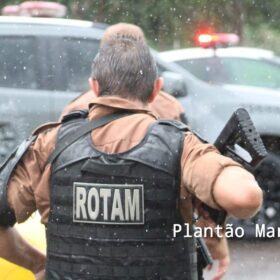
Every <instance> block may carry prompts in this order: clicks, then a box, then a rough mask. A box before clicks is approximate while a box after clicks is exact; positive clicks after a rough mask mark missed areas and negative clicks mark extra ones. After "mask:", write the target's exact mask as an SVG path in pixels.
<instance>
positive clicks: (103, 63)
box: [92, 35, 157, 102]
mask: <svg viewBox="0 0 280 280" xmlns="http://www.w3.org/2000/svg"><path fill="white" fill-rule="evenodd" d="M92 79H96V80H97V81H98V83H99V90H100V92H99V95H100V96H104V95H117V96H121V97H123V98H126V99H131V100H141V101H142V102H147V100H148V97H149V96H150V94H151V93H152V90H153V86H154V82H155V80H156V79H157V67H156V63H155V61H154V58H153V57H152V54H151V52H150V50H149V47H148V46H147V45H146V44H145V42H144V41H143V40H138V39H137V38H135V37H133V36H124V35H122V36H114V37H112V38H111V39H109V40H108V41H107V43H106V44H104V45H103V46H102V47H101V49H100V51H99V53H98V55H97V56H96V57H95V59H94V61H93V64H92Z"/></svg>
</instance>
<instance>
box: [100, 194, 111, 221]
mask: <svg viewBox="0 0 280 280" xmlns="http://www.w3.org/2000/svg"><path fill="white" fill-rule="evenodd" d="M100 197H102V198H103V219H104V221H107V220H108V197H111V190H110V189H100Z"/></svg>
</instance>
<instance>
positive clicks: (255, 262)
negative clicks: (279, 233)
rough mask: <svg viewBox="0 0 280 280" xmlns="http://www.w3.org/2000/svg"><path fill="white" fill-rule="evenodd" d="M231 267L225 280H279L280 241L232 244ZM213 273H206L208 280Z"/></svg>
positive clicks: (238, 242) (236, 242)
mask: <svg viewBox="0 0 280 280" xmlns="http://www.w3.org/2000/svg"><path fill="white" fill-rule="evenodd" d="M229 245H230V251H231V267H230V269H229V271H228V272H227V276H225V277H224V280H251V279H252V280H279V279H280V239H278V240H268V241H255V242H248V241H245V240H244V241H243V240H235V241H231V242H230V244H229ZM211 275H212V273H206V275H205V276H206V277H205V278H206V280H210V279H211Z"/></svg>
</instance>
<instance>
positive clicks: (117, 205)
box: [111, 189, 124, 221]
mask: <svg viewBox="0 0 280 280" xmlns="http://www.w3.org/2000/svg"><path fill="white" fill-rule="evenodd" d="M116 216H119V219H120V221H124V216H123V209H122V201H121V195H120V190H119V189H116V190H115V192H114V198H113V206H112V213H111V220H112V221H115V220H116Z"/></svg>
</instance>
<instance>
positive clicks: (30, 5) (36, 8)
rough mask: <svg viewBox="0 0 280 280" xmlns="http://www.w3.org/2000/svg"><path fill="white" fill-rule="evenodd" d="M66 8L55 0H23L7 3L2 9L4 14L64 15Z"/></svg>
mask: <svg viewBox="0 0 280 280" xmlns="http://www.w3.org/2000/svg"><path fill="white" fill-rule="evenodd" d="M66 12H67V9H66V7H65V6H64V5H62V4H59V3H55V2H44V1H25V2H23V3H21V4H19V5H9V6H6V7H4V8H3V9H2V15H6V16H42V17H64V16H65V15H66Z"/></svg>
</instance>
